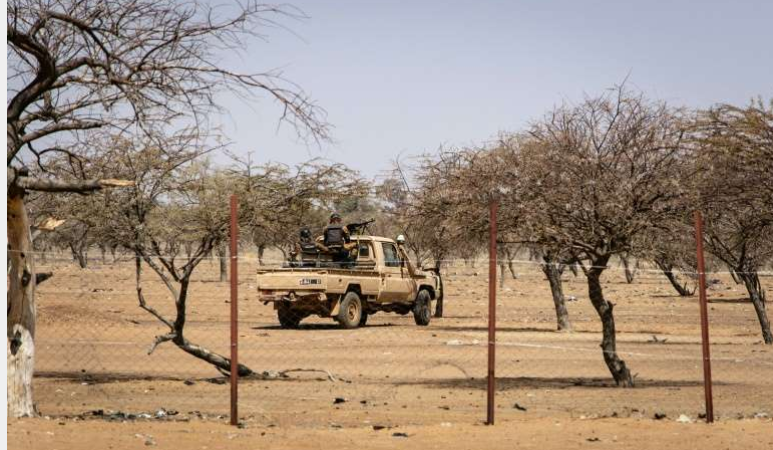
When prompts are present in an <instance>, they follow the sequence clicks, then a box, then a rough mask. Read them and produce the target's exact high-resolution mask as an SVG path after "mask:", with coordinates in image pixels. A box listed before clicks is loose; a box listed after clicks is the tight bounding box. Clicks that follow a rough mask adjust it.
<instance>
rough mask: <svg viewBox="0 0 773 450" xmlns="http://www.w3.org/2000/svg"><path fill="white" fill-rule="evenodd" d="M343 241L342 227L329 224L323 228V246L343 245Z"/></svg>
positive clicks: (334, 246)
mask: <svg viewBox="0 0 773 450" xmlns="http://www.w3.org/2000/svg"><path fill="white" fill-rule="evenodd" d="M344 243H345V242H344V227H342V226H341V225H329V226H328V227H327V228H325V247H328V248H330V247H333V248H336V247H343V246H344Z"/></svg>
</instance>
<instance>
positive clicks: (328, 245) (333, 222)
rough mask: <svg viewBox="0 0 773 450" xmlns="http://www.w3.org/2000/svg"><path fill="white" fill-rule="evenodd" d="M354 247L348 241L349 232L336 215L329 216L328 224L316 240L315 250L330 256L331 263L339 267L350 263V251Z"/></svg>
mask: <svg viewBox="0 0 773 450" xmlns="http://www.w3.org/2000/svg"><path fill="white" fill-rule="evenodd" d="M355 246H356V244H355V243H353V242H351V241H350V239H349V230H348V229H347V228H346V226H345V225H343V224H342V223H341V216H340V215H339V214H338V213H333V214H331V215H330V223H329V224H328V226H326V227H325V229H324V230H323V231H322V236H320V237H319V238H318V239H317V248H319V249H320V250H322V251H323V252H325V253H328V254H330V255H331V256H332V258H333V262H335V263H339V264H341V265H344V264H347V265H348V263H350V262H351V255H350V253H351V251H352V249H353V248H354V247H355Z"/></svg>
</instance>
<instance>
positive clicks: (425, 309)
mask: <svg viewBox="0 0 773 450" xmlns="http://www.w3.org/2000/svg"><path fill="white" fill-rule="evenodd" d="M431 318H432V296H431V295H429V292H428V291H427V290H426V289H422V290H421V291H419V294H418V295H417V296H416V303H415V304H414V305H413V320H414V321H416V325H419V326H427V325H429V321H430V319H431Z"/></svg>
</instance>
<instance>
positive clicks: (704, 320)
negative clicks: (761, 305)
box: [695, 211, 714, 423]
mask: <svg viewBox="0 0 773 450" xmlns="http://www.w3.org/2000/svg"><path fill="white" fill-rule="evenodd" d="M695 244H696V249H697V252H698V289H699V303H700V310H701V342H702V344H703V390H704V393H705V395H706V422H707V423H712V422H714V398H713V394H712V390H711V355H710V353H709V312H708V306H707V303H708V302H707V300H706V267H705V264H704V260H703V218H702V217H701V213H700V211H695Z"/></svg>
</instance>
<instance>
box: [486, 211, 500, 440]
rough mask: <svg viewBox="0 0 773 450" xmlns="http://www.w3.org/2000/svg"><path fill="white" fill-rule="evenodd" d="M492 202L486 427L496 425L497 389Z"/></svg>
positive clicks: (493, 217)
mask: <svg viewBox="0 0 773 450" xmlns="http://www.w3.org/2000/svg"><path fill="white" fill-rule="evenodd" d="M498 207H499V205H498V204H497V202H496V201H492V202H491V204H490V205H489V247H488V261H489V262H488V387H487V401H486V425H494V407H495V405H494V391H495V389H496V377H495V375H494V369H495V368H496V355H495V352H496V332H497V329H496V323H497V209H498Z"/></svg>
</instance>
